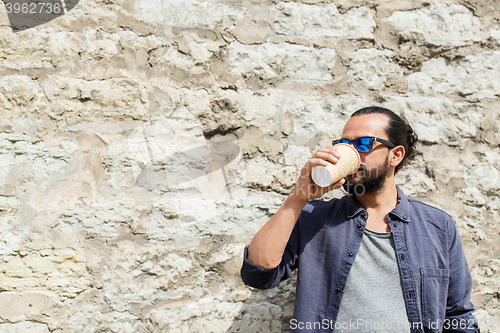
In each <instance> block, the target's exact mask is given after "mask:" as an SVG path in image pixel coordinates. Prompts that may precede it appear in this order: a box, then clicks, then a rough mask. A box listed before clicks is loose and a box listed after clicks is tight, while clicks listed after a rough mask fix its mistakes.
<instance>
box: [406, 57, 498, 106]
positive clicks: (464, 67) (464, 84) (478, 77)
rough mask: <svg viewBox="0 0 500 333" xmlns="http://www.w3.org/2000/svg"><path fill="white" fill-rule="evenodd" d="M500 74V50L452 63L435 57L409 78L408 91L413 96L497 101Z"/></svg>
mask: <svg viewBox="0 0 500 333" xmlns="http://www.w3.org/2000/svg"><path fill="white" fill-rule="evenodd" d="M499 71H500V52H499V51H484V52H481V53H479V54H471V55H466V56H465V57H463V59H459V60H457V61H456V62H451V63H447V61H446V60H445V59H443V58H434V59H430V60H428V61H426V62H424V63H423V66H422V69H421V71H420V72H417V73H413V74H411V75H409V76H408V91H409V92H410V93H411V94H414V95H438V94H448V95H455V96H460V97H464V98H471V99H474V98H479V99H485V100H488V99H494V98H496V96H497V95H498V91H500V76H499V75H498V72H499Z"/></svg>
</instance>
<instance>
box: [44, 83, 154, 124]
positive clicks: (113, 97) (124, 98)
mask: <svg viewBox="0 0 500 333" xmlns="http://www.w3.org/2000/svg"><path fill="white" fill-rule="evenodd" d="M52 79H53V85H54V102H53V106H52V112H53V117H55V118H56V119H57V120H64V121H65V122H67V123H70V124H71V123H75V122H77V121H79V120H80V119H86V120H87V121H91V120H100V121H103V120H105V119H115V120H120V119H140V118H141V117H143V116H144V115H145V114H146V113H147V112H148V109H149V103H148V102H149V100H148V95H147V91H146V88H145V87H144V85H143V84H142V83H141V82H140V81H139V80H137V79H136V78H115V79H109V80H93V81H87V80H82V79H75V78H70V77H63V76H55V77H53V78H52Z"/></svg>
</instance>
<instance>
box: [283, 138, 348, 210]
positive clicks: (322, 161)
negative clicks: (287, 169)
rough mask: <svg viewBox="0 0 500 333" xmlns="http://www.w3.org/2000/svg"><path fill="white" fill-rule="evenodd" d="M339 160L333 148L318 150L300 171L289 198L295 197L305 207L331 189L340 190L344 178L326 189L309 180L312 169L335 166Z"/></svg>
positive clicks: (338, 154)
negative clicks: (330, 164)
mask: <svg viewBox="0 0 500 333" xmlns="http://www.w3.org/2000/svg"><path fill="white" fill-rule="evenodd" d="M339 158H340V153H339V152H338V151H337V149H335V147H333V146H330V147H325V148H321V149H319V150H318V151H317V152H316V153H315V154H314V155H313V156H312V157H311V158H310V159H309V161H307V163H306V164H305V165H304V167H303V168H302V170H301V171H300V175H299V178H298V180H297V183H296V185H295V187H294V189H293V190H292V193H290V196H294V197H296V199H297V200H298V201H299V202H304V205H305V203H307V202H308V201H310V200H313V199H317V198H319V197H321V196H322V195H323V194H325V193H327V192H329V191H331V190H333V189H337V188H340V187H341V186H342V185H343V184H344V183H345V179H344V178H342V179H341V180H339V181H338V182H336V183H334V184H332V185H330V186H328V187H320V186H318V185H316V184H315V183H314V182H313V180H312V178H311V172H312V169H313V168H314V167H316V166H326V165H327V164H328V162H329V163H332V164H336V163H337V162H338V160H339Z"/></svg>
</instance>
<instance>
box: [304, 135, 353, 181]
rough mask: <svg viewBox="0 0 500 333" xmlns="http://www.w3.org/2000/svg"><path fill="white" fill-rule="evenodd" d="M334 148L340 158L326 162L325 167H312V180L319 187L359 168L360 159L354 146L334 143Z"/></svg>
mask: <svg viewBox="0 0 500 333" xmlns="http://www.w3.org/2000/svg"><path fill="white" fill-rule="evenodd" d="M335 148H336V149H337V151H338V152H339V153H340V158H339V160H338V162H337V163H336V164H332V163H328V165H327V166H326V167H324V166H317V167H314V168H313V169H312V172H311V177H312V180H313V181H314V183H315V184H316V185H318V186H320V187H328V186H330V185H332V184H333V183H336V182H338V181H339V180H341V179H342V178H344V177H345V176H349V175H352V174H353V173H355V172H356V171H357V170H358V168H359V164H360V162H361V159H360V158H359V154H358V152H357V151H356V149H355V148H354V147H352V146H351V145H348V144H345V143H339V144H337V145H335Z"/></svg>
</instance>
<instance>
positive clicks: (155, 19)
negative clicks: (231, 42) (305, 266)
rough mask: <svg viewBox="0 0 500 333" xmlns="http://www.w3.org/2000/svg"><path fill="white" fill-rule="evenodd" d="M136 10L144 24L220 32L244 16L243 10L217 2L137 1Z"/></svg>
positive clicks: (191, 0)
mask: <svg viewBox="0 0 500 333" xmlns="http://www.w3.org/2000/svg"><path fill="white" fill-rule="evenodd" d="M137 8H138V9H139V12H140V13H141V18H142V19H143V20H144V21H146V22H150V23H155V24H166V25H169V26H173V27H186V28H193V27H196V28H205V29H220V30H222V29H225V28H228V27H230V26H231V25H232V24H233V23H234V21H235V20H237V19H242V18H243V17H244V15H245V9H244V8H235V7H234V6H228V5H225V4H221V3H219V2H217V1H198V0H188V1H177V0H138V1H137Z"/></svg>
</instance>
